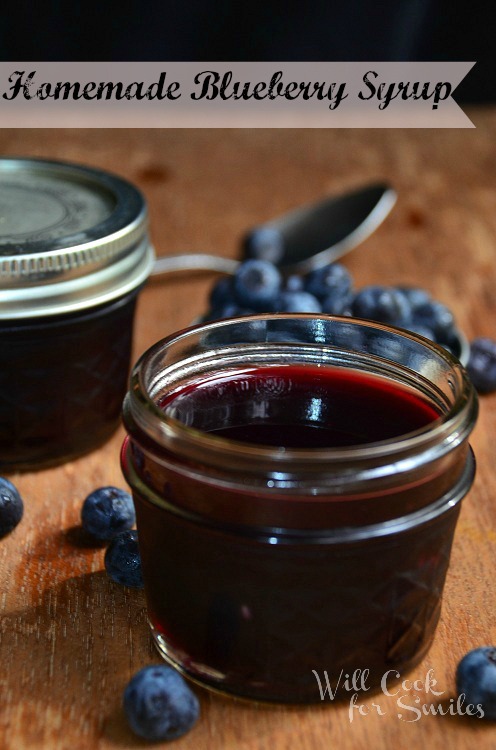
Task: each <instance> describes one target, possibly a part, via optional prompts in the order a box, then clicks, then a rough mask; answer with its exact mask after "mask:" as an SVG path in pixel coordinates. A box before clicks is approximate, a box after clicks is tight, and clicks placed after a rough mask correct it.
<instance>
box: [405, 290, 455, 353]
mask: <svg viewBox="0 0 496 750" xmlns="http://www.w3.org/2000/svg"><path fill="white" fill-rule="evenodd" d="M412 320H413V322H414V323H415V324H418V325H423V326H427V328H430V329H431V331H433V333H434V336H435V339H436V341H437V342H438V343H440V344H448V345H449V342H450V341H452V340H453V336H454V335H455V333H456V330H455V319H454V316H453V313H452V312H451V310H449V309H448V308H447V307H446V305H443V303H442V302H437V300H430V301H429V302H424V304H422V305H419V306H418V307H416V308H415V309H414V310H413V313H412Z"/></svg>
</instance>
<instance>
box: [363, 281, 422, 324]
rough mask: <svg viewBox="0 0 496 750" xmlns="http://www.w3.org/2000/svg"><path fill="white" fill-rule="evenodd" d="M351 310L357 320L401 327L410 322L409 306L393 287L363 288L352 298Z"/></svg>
mask: <svg viewBox="0 0 496 750" xmlns="http://www.w3.org/2000/svg"><path fill="white" fill-rule="evenodd" d="M351 310H352V313H353V315H355V316H356V317H357V318H366V319H367V320H375V321H377V322H378V323H387V324H390V325H396V326H403V327H406V325H407V324H408V323H409V322H410V305H409V303H408V300H407V299H406V297H405V296H404V295H403V294H402V293H401V292H400V291H398V290H397V289H395V288H394V287H387V286H380V285H371V286H365V287H363V289H361V290H360V291H359V292H357V293H356V294H355V296H354V298H353V302H352V306H351Z"/></svg>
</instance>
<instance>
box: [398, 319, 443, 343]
mask: <svg viewBox="0 0 496 750" xmlns="http://www.w3.org/2000/svg"><path fill="white" fill-rule="evenodd" d="M405 328H406V329H407V331H410V332H411V333H417V334H418V335H419V336H423V337H424V338H425V339H429V341H435V340H436V337H435V336H434V332H433V331H432V330H431V329H430V328H428V327H427V326H423V325H420V323H413V322H411V323H408V324H407V325H406V326H405Z"/></svg>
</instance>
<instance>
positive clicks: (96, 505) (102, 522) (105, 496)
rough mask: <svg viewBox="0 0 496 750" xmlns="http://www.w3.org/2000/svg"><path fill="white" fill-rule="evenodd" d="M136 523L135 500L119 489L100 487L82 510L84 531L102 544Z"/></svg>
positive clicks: (90, 496)
mask: <svg viewBox="0 0 496 750" xmlns="http://www.w3.org/2000/svg"><path fill="white" fill-rule="evenodd" d="M135 521H136V515H135V511H134V505H133V499H132V497H131V495H130V494H129V492H126V491H125V490H120V489H119V488H118V487H99V488H98V489H96V490H94V491H93V492H92V493H91V494H89V495H88V497H87V498H86V500H85V501H84V503H83V507H82V508H81V524H82V526H83V529H84V530H85V531H86V532H87V533H88V534H89V535H90V536H92V537H93V538H94V539H97V540H98V541H101V542H108V541H109V540H110V539H112V538H113V537H114V536H115V535H116V534H119V532H121V531H125V530H126V529H131V528H132V527H133V526H134V524H135Z"/></svg>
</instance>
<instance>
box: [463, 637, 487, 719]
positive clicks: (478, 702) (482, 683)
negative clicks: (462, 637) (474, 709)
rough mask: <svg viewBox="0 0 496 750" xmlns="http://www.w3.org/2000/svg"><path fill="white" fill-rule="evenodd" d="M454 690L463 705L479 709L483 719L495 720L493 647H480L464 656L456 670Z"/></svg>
mask: <svg viewBox="0 0 496 750" xmlns="http://www.w3.org/2000/svg"><path fill="white" fill-rule="evenodd" d="M456 689H457V692H458V695H460V696H461V695H463V696H464V698H465V701H464V702H465V703H467V704H472V706H480V707H481V709H482V710H483V711H484V718H486V719H496V648H495V647H493V646H482V647H480V648H475V649H473V650H472V651H469V652H468V654H465V656H464V657H463V659H462V660H461V661H460V663H459V664H458V667H457V670H456ZM479 716H480V714H479Z"/></svg>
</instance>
